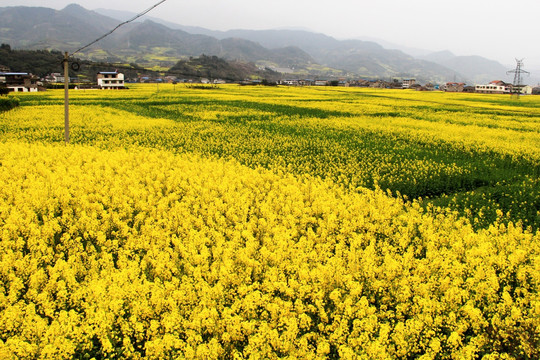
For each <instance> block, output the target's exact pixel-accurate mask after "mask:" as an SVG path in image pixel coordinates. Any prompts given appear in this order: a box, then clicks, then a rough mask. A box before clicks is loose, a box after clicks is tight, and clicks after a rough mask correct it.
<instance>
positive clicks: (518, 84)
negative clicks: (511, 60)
mask: <svg viewBox="0 0 540 360" xmlns="http://www.w3.org/2000/svg"><path fill="white" fill-rule="evenodd" d="M522 68H523V59H521V60H518V59H516V68H515V69H514V70H509V71H507V72H506V73H507V74H514V82H513V83H512V91H511V93H512V96H515V97H518V98H519V95H520V94H521V90H522V89H523V82H522V79H523V77H522V76H521V74H527V75H530V72H528V71H525V70H523V69H522Z"/></svg>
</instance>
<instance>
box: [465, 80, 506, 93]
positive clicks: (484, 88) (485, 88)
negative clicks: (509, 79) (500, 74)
mask: <svg viewBox="0 0 540 360" xmlns="http://www.w3.org/2000/svg"><path fill="white" fill-rule="evenodd" d="M474 88H475V92H477V93H479V94H510V92H511V91H512V84H507V83H505V82H504V81H501V80H494V81H492V82H490V83H489V84H487V85H476V86H475V87H474Z"/></svg>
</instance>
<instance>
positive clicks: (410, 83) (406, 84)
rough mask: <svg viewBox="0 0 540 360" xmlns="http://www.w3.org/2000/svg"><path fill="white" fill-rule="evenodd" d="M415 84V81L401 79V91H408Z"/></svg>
mask: <svg viewBox="0 0 540 360" xmlns="http://www.w3.org/2000/svg"><path fill="white" fill-rule="evenodd" d="M414 84H416V79H403V85H402V86H403V89H408V88H410V87H411V86H413V85H414Z"/></svg>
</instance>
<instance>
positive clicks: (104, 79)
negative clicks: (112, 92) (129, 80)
mask: <svg viewBox="0 0 540 360" xmlns="http://www.w3.org/2000/svg"><path fill="white" fill-rule="evenodd" d="M97 83H98V86H99V87H100V88H102V89H123V88H124V87H125V85H124V74H122V73H119V72H118V71H111V72H108V71H102V72H99V73H98V75H97Z"/></svg>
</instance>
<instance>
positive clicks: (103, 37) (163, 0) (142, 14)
mask: <svg viewBox="0 0 540 360" xmlns="http://www.w3.org/2000/svg"><path fill="white" fill-rule="evenodd" d="M165 1H167V0H161V1H160V2H158V3H157V4H155V5H153V6H152V7H150V8H148V9H146V10H144V11H143V12H141V13H139V14H137V15H136V16H134V17H133V18H131V19H129V20H127V21H124V22H123V23H121V24H118V26H116V27H115V28H114V29H112V30H111V31H109V32H108V33H106V34H105V35H103V36H100V37H99V38H97V39H96V40H94V41H92V42H91V43H90V44H88V45H85V46H83V47H82V48H80V49H78V50H76V51H75V52H74V53H72V54H71V56H73V55H75V54H76V53H78V52H79V51H82V50H84V49H86V48H89V47H90V46H92V45H94V44H95V43H97V42H98V41H101V40H103V39H105V38H106V37H107V36H109V35H111V34H112V33H113V32H115V31H116V30H118V28H120V27H121V26H124V25H126V24H129V23H130V22H133V21H135V20H137V19H138V18H140V17H142V16H144V15H146V14H148V13H149V12H150V11H152V10H154V9H155V8H157V7H158V6H159V5H161V4H163V3H164V2H165Z"/></svg>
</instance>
